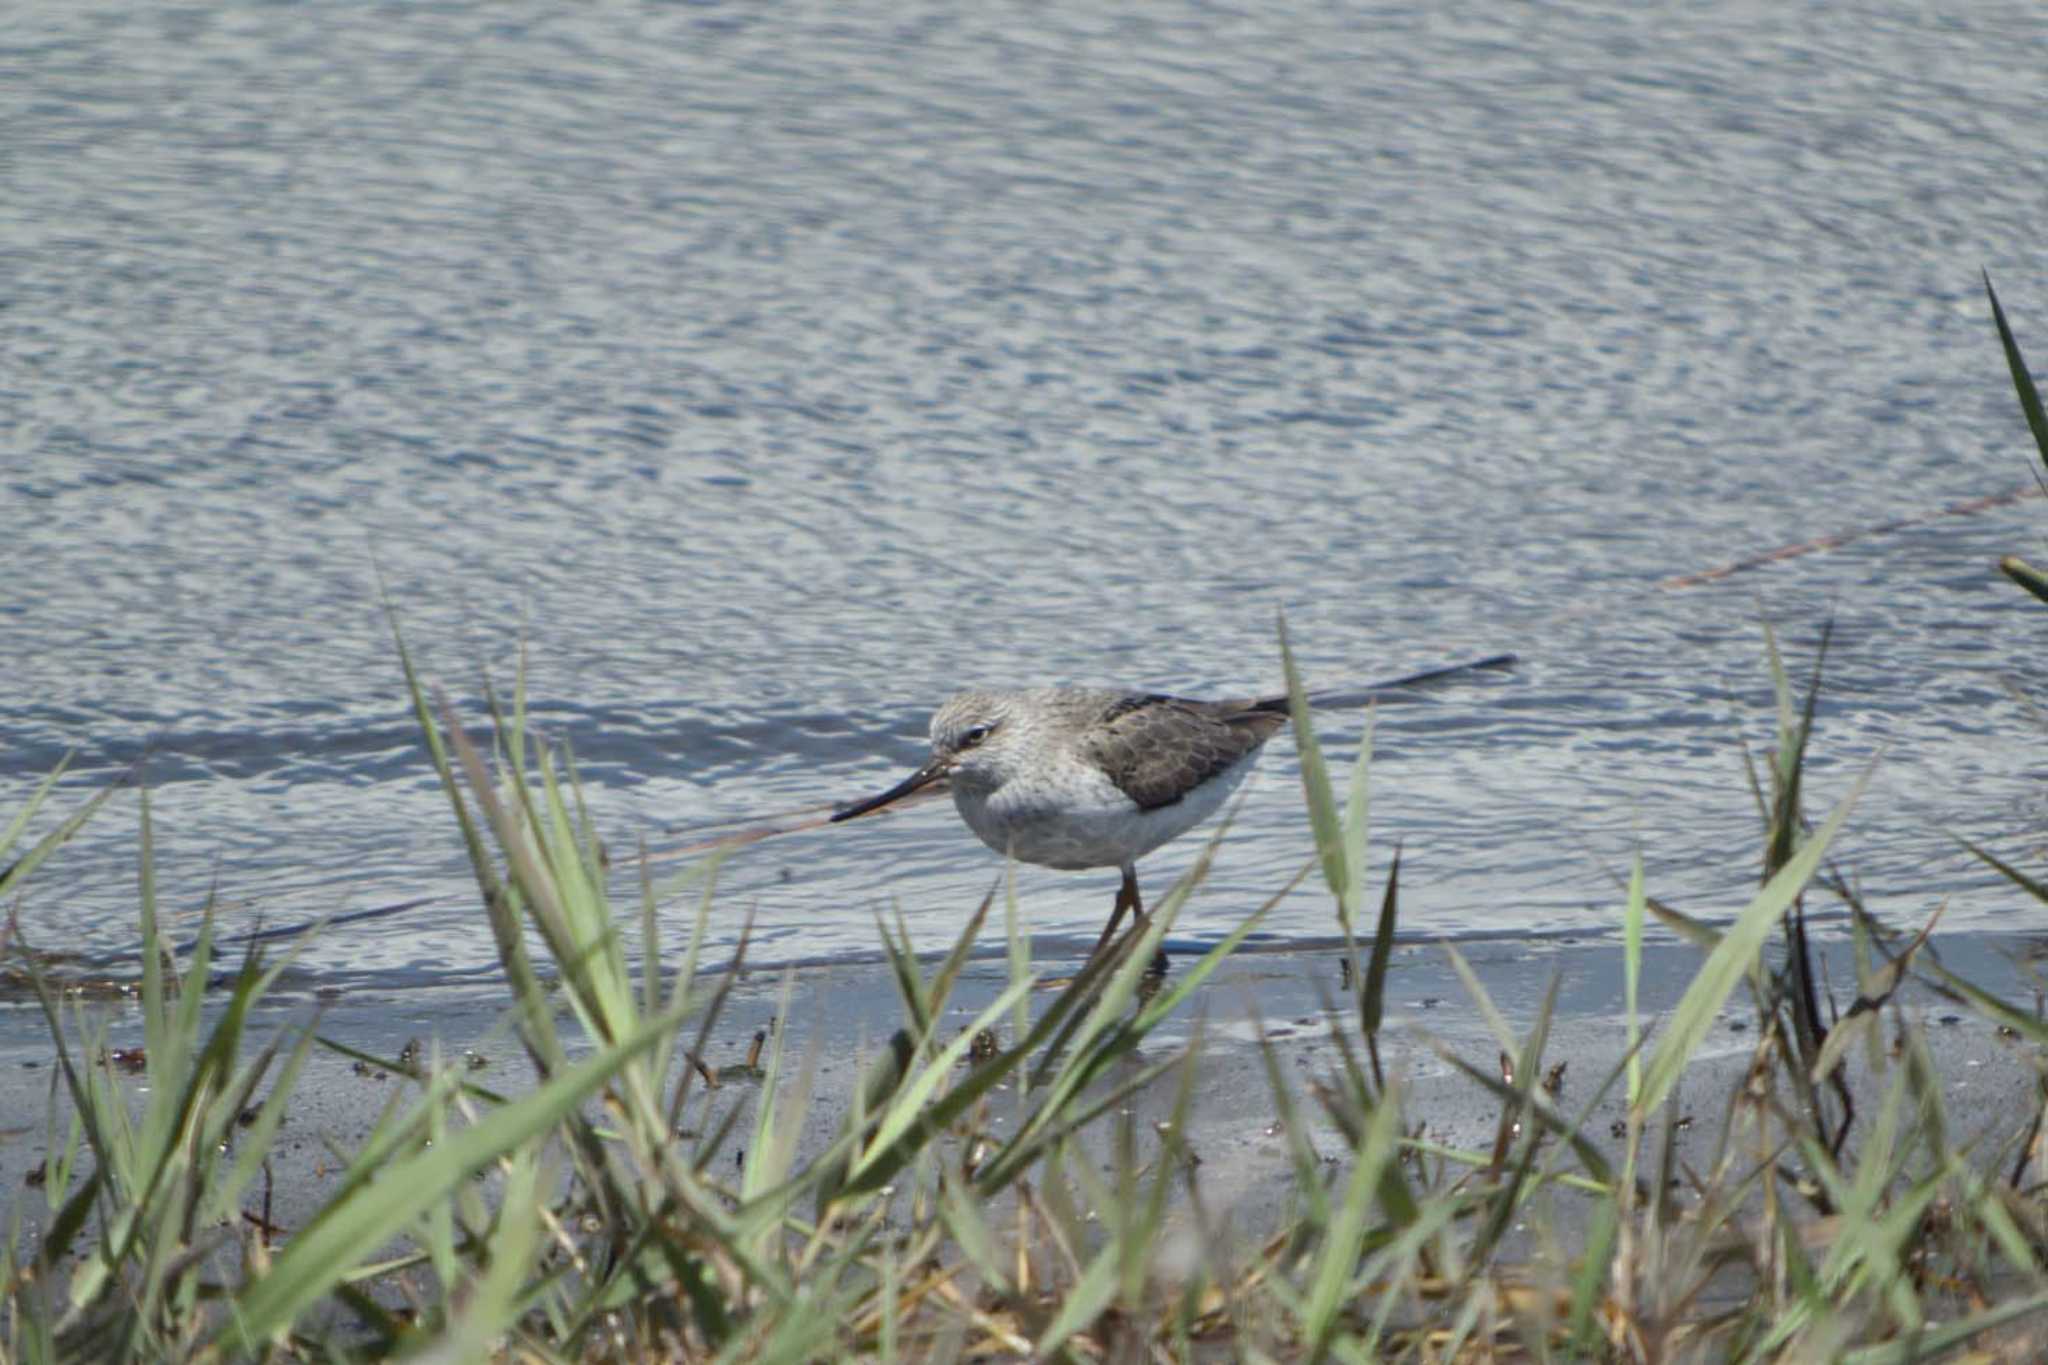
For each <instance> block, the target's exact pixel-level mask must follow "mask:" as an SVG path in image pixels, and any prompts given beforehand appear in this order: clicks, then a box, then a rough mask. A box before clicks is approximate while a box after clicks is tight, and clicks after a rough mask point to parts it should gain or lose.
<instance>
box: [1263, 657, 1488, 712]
mask: <svg viewBox="0 0 2048 1365" xmlns="http://www.w3.org/2000/svg"><path fill="white" fill-rule="evenodd" d="M1516 662H1517V660H1516V658H1515V656H1514V655H1512V654H1489V655H1487V656H1486V657H1485V658H1483V659H1466V660H1464V661H1463V662H1461V663H1455V664H1444V665H1441V666H1440V667H1437V668H1425V669H1424V670H1422V671H1421V672H1420V673H1410V674H1408V675H1406V676H1405V677H1400V678H1390V679H1388V680H1387V681H1385V682H1376V683H1367V684H1366V685H1365V686H1363V687H1333V688H1324V689H1320V690H1318V691H1314V692H1311V693H1309V694H1308V704H1309V705H1310V706H1326V707H1344V706H1364V705H1365V704H1366V703H1367V702H1374V701H1415V700H1418V699H1419V698H1418V697H1417V696H1416V695H1415V694H1416V693H1418V692H1421V691H1423V690H1425V689H1429V688H1433V687H1435V686H1436V685H1438V684H1440V683H1447V682H1455V681H1457V680H1458V679H1460V678H1463V677H1464V676H1465V675H1466V674H1468V673H1479V672H1500V671H1505V670H1507V669H1510V668H1513V667H1514V666H1515V664H1516ZM1258 709H1259V710H1261V711H1285V710H1286V709H1287V694H1286V693H1285V692H1282V693H1280V694H1279V695H1278V696H1273V697H1261V698H1260V699H1259V703H1258Z"/></svg>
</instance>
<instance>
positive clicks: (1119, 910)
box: [1088, 863, 1145, 958]
mask: <svg viewBox="0 0 2048 1365" xmlns="http://www.w3.org/2000/svg"><path fill="white" fill-rule="evenodd" d="M1126 910H1128V911H1130V912H1131V915H1132V923H1133V926H1134V927H1135V928H1137V929H1139V930H1143V929H1144V927H1145V902H1144V901H1143V900H1142V899H1141V898H1140V897H1139V895H1138V869H1137V868H1136V867H1134V866H1132V865H1131V864H1130V863H1125V864H1124V882H1123V885H1122V886H1119V887H1118V888H1117V890H1116V906H1115V908H1113V909H1112V910H1111V911H1110V912H1109V923H1107V924H1105V925H1103V926H1102V937H1101V938H1099V939H1097V940H1095V951H1094V952H1092V953H1090V954H1088V956H1089V957H1091V958H1093V957H1100V956H1101V955H1102V950H1103V949H1105V948H1107V947H1108V946H1109V942H1110V940H1111V939H1113V938H1115V937H1116V927H1117V925H1119V924H1122V923H1123V920H1124V911H1126Z"/></svg>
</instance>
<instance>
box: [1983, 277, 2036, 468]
mask: <svg viewBox="0 0 2048 1365" xmlns="http://www.w3.org/2000/svg"><path fill="white" fill-rule="evenodd" d="M1984 293H1985V296H1986V297H1988V298H1989V299H1990V300H1991V320H1992V321H1993V322H1995V323H1997V324H1998V344H1999V345H2000V346H2002V347H2004V348H2005V367H2006V369H2007V370H2009V371H2010V372H2011V374H2012V386H2013V389H2014V391H2015V392H2017V393H2018V394H2019V397H2020V410H2021V411H2023V412H2025V413H2026V415H2027V430H2029V431H2031V432H2033V433H2034V445H2035V446H2036V447H2037V448H2038V449H2039V450H2040V452H2041V462H2042V463H2043V464H2044V465H2048V413H2044V412H2043V411H2042V409H2041V395H2040V394H2039V393H2038V392H2036V391H2035V389H2034V376H2033V375H2031V374H2029V373H2027V362H2026V359H2025V358H2024V357H2023V356H2021V355H2020V344H2019V342H2018V340H2017V339H2015V338H2014V336H2013V334H2012V326H2011V324H2009V323H2007V322H2006V320H2005V309H2004V308H2002V307H2001V306H2000V305H1999V302H1998V291H1997V290H1995V289H1993V288H1992V287H1991V272H1990V271H1988V270H1987V271H1985V272H1984Z"/></svg>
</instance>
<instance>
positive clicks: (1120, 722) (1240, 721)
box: [1086, 693, 1287, 810]
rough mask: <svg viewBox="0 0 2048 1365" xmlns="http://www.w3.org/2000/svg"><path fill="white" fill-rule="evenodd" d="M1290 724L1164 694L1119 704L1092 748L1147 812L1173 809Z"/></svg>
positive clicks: (1238, 707) (1099, 727) (1231, 705)
mask: <svg viewBox="0 0 2048 1365" xmlns="http://www.w3.org/2000/svg"><path fill="white" fill-rule="evenodd" d="M1286 723H1287V716H1286V713H1285V712H1277V713H1276V712H1274V711H1271V710H1261V709H1259V708H1257V707H1256V706H1255V705H1254V704H1253V703H1249V702H1203V701H1189V700H1188V699H1186V698H1185V697H1169V696H1164V695H1161V694H1159V693H1147V694H1138V695H1132V696H1127V697H1119V698H1117V699H1116V700H1115V701H1113V702H1111V703H1110V705H1109V707H1108V708H1107V709H1106V710H1105V711H1104V712H1103V714H1102V716H1101V717H1100V718H1099V719H1098V720H1097V722H1096V724H1095V725H1094V726H1092V727H1091V733H1090V735H1089V738H1088V740H1087V741H1086V747H1087V752H1088V756H1089V757H1090V758H1091V759H1093V760H1094V761H1095V762H1096V763H1097V764H1099V765H1100V766H1101V768H1102V770H1103V771H1104V772H1106V773H1107V774H1109V780H1110V781H1112V782H1114V783H1115V784H1116V785H1117V788H1118V790H1120V791H1122V792H1123V794H1124V795H1126V796H1128V797H1130V798H1131V800H1133V801H1135V802H1136V803H1137V805H1138V809H1139V810H1153V809H1155V808H1157V807H1159V806H1170V805H1172V804H1174V802H1176V801H1179V800H1180V799H1181V798H1182V797H1184V796H1186V795H1187V794H1188V793H1189V792H1191V791H1193V790H1194V789H1195V788H1196V787H1198V786H1200V785H1201V784H1202V783H1204V782H1206V781H1208V780H1209V779H1210V778H1212V777H1214V776H1216V775H1217V774H1218V773H1221V772H1223V771H1224V770H1225V769H1227V768H1229V767H1230V766H1231V765H1232V764H1233V763H1236V762H1237V761H1238V760H1239V759H1241V758H1244V757H1245V756H1247V755H1248V754H1250V753H1252V752H1253V751H1254V750H1256V749H1257V748H1258V747H1259V746H1260V745H1261V744H1264V743H1265V742H1266V740H1267V739H1268V738H1270V737H1271V736H1272V734H1273V732H1274V731H1275V730H1278V729H1279V728H1280V727H1281V726H1283V725H1285V724H1286Z"/></svg>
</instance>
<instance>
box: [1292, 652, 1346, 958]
mask: <svg viewBox="0 0 2048 1365" xmlns="http://www.w3.org/2000/svg"><path fill="white" fill-rule="evenodd" d="M1279 630H1280V665H1281V667H1282V668H1283V669H1284V670H1285V671H1286V674H1287V711H1288V714H1289V715H1290V716H1291V717H1292V718H1293V720H1294V743H1295V747H1296V748H1297V749H1298V750H1299V751H1300V754H1301V790H1302V794H1303V795H1304V796H1305V797H1307V798H1308V818H1309V827H1310V828H1311V829H1312V830H1314V831H1315V838H1316V854H1317V856H1318V857H1320V858H1321V859H1322V863H1323V880H1324V881H1325V882H1327V883H1328V884H1329V887H1330V892H1331V894H1332V895H1334V896H1336V898H1337V914H1338V916H1339V917H1340V918H1341V919H1342V920H1343V921H1344V924H1345V927H1346V930H1347V932H1348V931H1349V929H1350V926H1351V925H1352V923H1353V922H1354V921H1355V920H1356V918H1357V916H1356V913H1355V912H1356V910H1357V898H1358V892H1357V889H1356V888H1355V887H1354V886H1353V884H1352V875H1351V873H1352V868H1351V866H1350V864H1349V863H1348V862H1347V861H1346V860H1345V857H1344V826H1343V823H1342V822H1341V821H1340V820H1339V819H1338V817H1337V797H1336V793H1335V792H1334V791H1333V790H1332V788H1331V786H1330V770H1329V767H1328V765H1327V764H1325V763H1324V762H1323V747H1322V745H1321V744H1319V743H1317V742H1316V731H1315V726H1314V724H1313V723H1311V722H1310V720H1309V714H1308V693H1307V692H1306V691H1304V690H1303V688H1302V685H1301V672H1300V670H1299V669H1297V668H1296V667H1295V666H1294V650H1293V648H1292V647H1291V646H1289V644H1288V643H1287V617H1286V615H1285V614H1284V613H1283V614H1282V615H1281V617H1280V625H1279Z"/></svg>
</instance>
